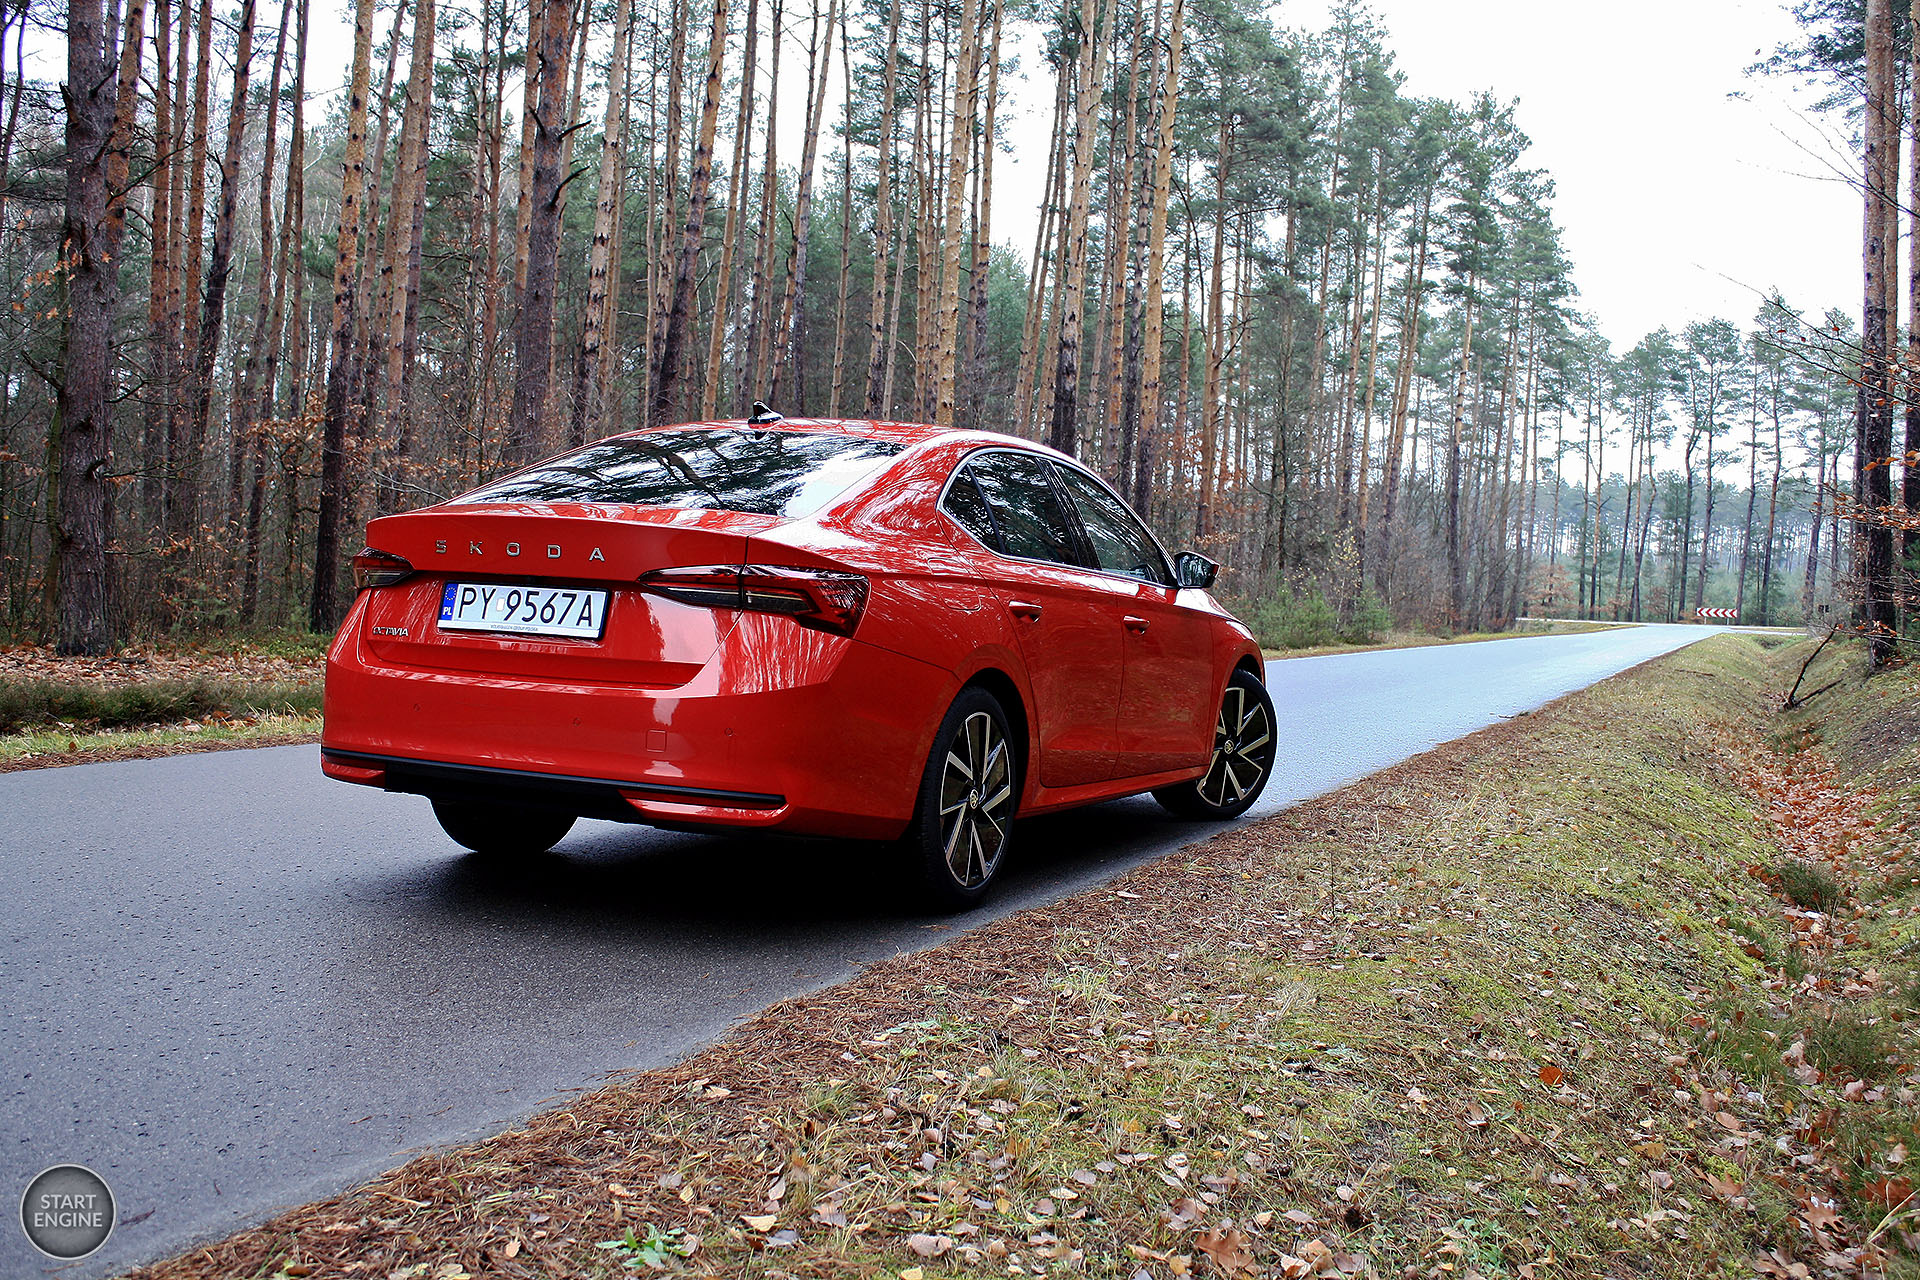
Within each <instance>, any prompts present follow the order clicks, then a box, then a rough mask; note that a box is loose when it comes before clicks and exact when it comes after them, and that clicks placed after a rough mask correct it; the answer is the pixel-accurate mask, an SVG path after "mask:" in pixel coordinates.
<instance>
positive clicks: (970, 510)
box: [940, 467, 1000, 551]
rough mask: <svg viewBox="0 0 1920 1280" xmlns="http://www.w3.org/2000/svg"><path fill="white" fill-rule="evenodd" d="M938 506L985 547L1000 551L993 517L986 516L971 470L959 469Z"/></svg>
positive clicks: (985, 504) (985, 506) (983, 499)
mask: <svg viewBox="0 0 1920 1280" xmlns="http://www.w3.org/2000/svg"><path fill="white" fill-rule="evenodd" d="M940 506H941V508H942V509H943V510H945V511H946V513H947V514H948V515H950V516H952V517H953V518H954V519H955V520H958V521H959V522H960V524H961V527H963V528H964V529H966V531H967V532H968V533H970V534H972V535H973V536H974V537H976V538H978V539H980V541H981V542H982V543H984V544H985V545H986V546H988V547H990V548H992V549H993V550H995V551H998V550H999V549H1000V535H999V534H998V533H997V532H995V531H994V527H993V517H992V516H990V515H988V514H987V501H986V499H985V498H982V497H981V496H980V490H979V488H978V487H976V486H975V485H974V483H973V473H972V471H971V470H969V469H968V468H966V467H961V468H960V470H959V471H958V472H957V473H956V474H955V475H954V477H953V483H952V484H950V485H948V486H947V496H946V497H945V498H944V499H943V500H942V501H941V503H940Z"/></svg>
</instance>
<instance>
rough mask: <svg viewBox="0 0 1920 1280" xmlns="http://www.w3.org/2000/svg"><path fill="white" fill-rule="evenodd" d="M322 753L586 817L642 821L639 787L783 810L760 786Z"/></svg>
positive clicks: (679, 797)
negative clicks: (724, 787)
mask: <svg viewBox="0 0 1920 1280" xmlns="http://www.w3.org/2000/svg"><path fill="white" fill-rule="evenodd" d="M321 755H323V756H324V757H326V758H327V759H329V760H335V761H338V762H339V763H341V764H347V765H356V766H359V767H360V768H366V769H381V770H383V771H385V773H386V780H385V783H384V786H385V787H386V789H387V790H388V791H402V792H407V793H409V794H412V795H423V796H428V797H441V798H447V799H463V800H479V801H485V802H489V803H494V804H499V803H503V802H504V803H509V804H524V805H532V806H537V807H540V808H547V809H563V810H565V811H567V812H569V813H576V814H579V815H580V816H581V817H592V818H611V819H613V820H614V821H624V822H635V821H641V820H642V818H641V815H640V814H639V813H638V812H637V811H636V810H635V809H634V808H633V806H632V805H630V804H629V803H627V799H626V797H625V795H624V794H622V793H624V792H639V793H642V794H643V795H644V796H654V797H658V798H659V799H662V800H668V801H675V802H678V803H681V804H700V805H712V806H715V807H719V808H726V809H778V808H779V807H780V806H782V805H784V804H785V803H786V802H787V798H786V797H785V796H781V795H773V794H770V793H767V792H760V791H719V790H715V789H713V788H710V787H677V786H672V785H668V784H663V783H658V782H619V781H616V780H614V779H611V778H582V777H577V776H574V775H572V774H564V773H537V772H534V771H532V770H528V769H502V768H498V767H495V766H491V765H477V764H448V763H446V762H444V761H439V760H415V759H412V758H411V757H407V756H381V755H371V754H368V753H365V752H360V751H331V750H322V752H321Z"/></svg>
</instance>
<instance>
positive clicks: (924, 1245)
mask: <svg viewBox="0 0 1920 1280" xmlns="http://www.w3.org/2000/svg"><path fill="white" fill-rule="evenodd" d="M907 1248H909V1249H911V1250H913V1251H914V1252H915V1253H917V1254H919V1255H920V1256H921V1257H923V1258H938V1257H940V1256H941V1255H943V1254H946V1253H950V1252H952V1250H953V1238H952V1237H951V1236H930V1235H928V1234H926V1233H925V1232H918V1233H916V1234H914V1235H910V1236H908V1237H907Z"/></svg>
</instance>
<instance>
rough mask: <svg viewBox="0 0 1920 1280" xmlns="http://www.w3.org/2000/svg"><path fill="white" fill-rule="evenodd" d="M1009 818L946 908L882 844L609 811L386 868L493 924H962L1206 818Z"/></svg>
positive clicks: (1019, 904) (435, 905) (1136, 858)
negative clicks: (515, 848)
mask: <svg viewBox="0 0 1920 1280" xmlns="http://www.w3.org/2000/svg"><path fill="white" fill-rule="evenodd" d="M1014 830H1015V845H1014V848H1013V849H1012V850H1011V851H1010V854H1009V861H1008V863H1007V865H1006V867H1005V868H1004V869H1003V871H1002V873H1001V880H1000V883H999V884H998V885H997V886H996V888H995V891H994V893H993V894H992V895H991V896H990V897H989V899H988V901H987V902H986V904H985V905H984V906H982V907H981V908H979V909H976V910H975V911H971V912H964V913H960V914H958V915H954V916H940V915H934V914H931V913H930V912H929V911H927V910H926V909H924V908H922V907H920V906H919V905H918V904H917V903H916V902H915V900H914V898H913V894H912V878H911V872H910V868H909V867H908V866H907V865H906V861H905V860H906V858H907V857H908V855H907V854H906V853H904V851H902V850H901V849H899V848H898V847H896V846H891V845H884V844H875V843H867V842H861V841H849V840H819V839H797V838H792V837H779V836H771V835H751V836H744V837H742V836H731V835H725V836H723V835H701V834H690V833H681V832H664V831H657V830H653V829H651V828H647V827H631V826H621V825H619V824H615V823H600V822H593V823H581V824H580V825H579V826H578V827H576V828H575V830H574V832H573V833H572V834H570V835H569V836H568V837H567V838H566V839H565V840H563V841H561V843H560V845H559V846H558V847H557V849H556V850H555V851H554V852H552V853H549V854H545V855H541V856H538V857H532V858H521V859H505V860H503V859H489V858H481V857H477V856H472V855H462V854H461V853H459V852H458V851H457V850H456V849H454V848H453V847H452V846H451V845H450V844H449V845H447V846H446V847H445V856H443V857H440V858H436V859H425V860H423V861H421V862H419V863H417V864H413V865H412V866H411V867H410V868H409V869H408V870H406V871H403V872H399V873H397V874H396V878H397V879H404V880H407V881H410V882H411V883H410V884H408V885H406V886H404V889H402V892H401V894H400V895H398V896H400V897H402V898H404V899H405V900H407V901H409V902H411V903H412V904H414V905H415V906H416V907H418V908H424V909H425V910H427V911H428V912H429V913H432V914H440V913H446V914H451V915H454V916H462V915H478V916H484V917H486V918H487V919H488V920H489V921H491V922H492V924H493V925H495V926H496V927H499V926H506V927H508V928H513V927H516V926H521V925H539V926H547V925H551V924H554V923H564V924H566V925H567V926H568V927H569V928H572V929H587V930H593V931H609V932H629V931H631V932H638V933H643V934H653V935H658V934H661V933H667V934H672V933H676V932H680V931H682V930H692V931H697V932H698V933H699V934H701V935H702V936H703V937H706V938H711V937H712V936H713V935H714V934H716V933H718V934H727V933H751V934H754V935H756V936H763V937H764V936H766V935H767V934H768V933H769V931H771V932H774V933H785V932H788V931H792V932H797V933H811V932H813V931H815V930H817V929H819V928H821V927H823V926H842V927H845V926H857V925H862V924H867V925H879V926H889V925H891V926H898V925H902V924H907V923H920V924H926V923H930V922H931V923H940V922H945V923H949V924H952V925H954V926H956V927H965V926H966V925H968V924H970V923H975V922H977V921H978V920H980V919H991V918H993V917H996V916H999V915H1004V914H1007V913H1008V912H1010V911H1013V910H1019V909H1022V908H1024V907H1028V906H1032V905H1036V904H1038V903H1041V902H1046V901H1051V900H1053V899H1055V898H1058V897H1061V896H1064V895H1065V894H1067V893H1071V892H1073V891H1074V890H1076V889H1078V888H1082V887H1084V886H1086V885H1089V884H1093V883H1096V882H1098V881H1100V880H1102V879H1105V878H1107V877H1109V876H1111V875H1113V874H1116V873H1117V872H1118V871H1120V870H1124V869H1125V868H1127V867H1130V866H1133V865H1135V864H1137V863H1139V862H1142V861H1145V860H1147V859H1148V858H1150V857H1152V856H1154V855H1156V854H1158V853H1161V852H1164V851H1165V850H1166V849H1167V848H1169V847H1174V846H1177V845H1181V844H1185V843H1187V842H1189V841H1191V840H1193V839H1197V838H1203V837H1204V835H1205V834H1206V832H1207V831H1208V830H1209V829H1208V828H1206V827H1204V826H1196V825H1193V824H1188V823H1181V822H1176V821H1175V820H1173V819H1171V818H1168V817H1166V816H1165V815H1164V814H1163V813H1162V811H1161V810H1160V809H1159V808H1158V807H1157V806H1155V805H1153V804H1152V803H1151V802H1148V801H1142V800H1138V799H1135V800H1121V801H1113V802H1110V803H1107V804H1103V805H1097V806H1093V807H1090V808H1086V809H1079V810H1074V811H1071V812H1068V813H1062V814H1051V815H1046V816H1042V817H1038V818H1032V819H1028V820H1025V821H1022V822H1021V823H1019V824H1018V825H1017V826H1016V827H1015V829H1014ZM389 888H394V889H401V888H402V886H399V885H392V886H389ZM382 896H387V895H382Z"/></svg>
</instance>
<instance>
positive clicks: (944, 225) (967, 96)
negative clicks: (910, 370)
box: [933, 0, 980, 426]
mask: <svg viewBox="0 0 1920 1280" xmlns="http://www.w3.org/2000/svg"><path fill="white" fill-rule="evenodd" d="M978 26H979V21H978V9H977V7H976V4H975V0H961V2H960V28H959V29H960V51H959V60H958V63H957V65H956V66H955V69H954V76H953V115H952V123H951V124H950V125H949V126H948V128H947V176H946V188H945V193H946V212H945V215H944V216H943V217H942V218H941V220H940V295H939V304H938V305H939V315H938V317H937V320H938V328H937V330H936V336H935V338H934V360H935V362H936V369H937V372H936V375H935V382H936V390H935V397H934V409H933V418H934V421H935V422H939V423H944V424H947V425H953V426H957V425H958V424H959V416H958V406H957V405H956V403H955V394H956V388H957V387H958V383H959V369H960V296H961V290H960V247H961V244H962V243H963V242H967V243H968V244H969V247H970V245H971V241H970V239H969V237H968V235H967V226H966V220H965V218H964V217H963V216H962V214H963V210H964V207H965V201H966V194H967V190H966V188H967V160H968V158H969V157H970V155H971V154H972V150H973V119H974V97H975V94H976V92H977V89H976V80H977V76H976V75H975V68H974V62H975V59H976V58H977V57H978V53H977V51H978V49H979V47H980V33H979V31H978V30H977V29H976V28H977V27H978ZM967 256H968V260H969V263H971V260H972V256H973V255H972V253H971V252H969V253H968V255H967Z"/></svg>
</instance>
